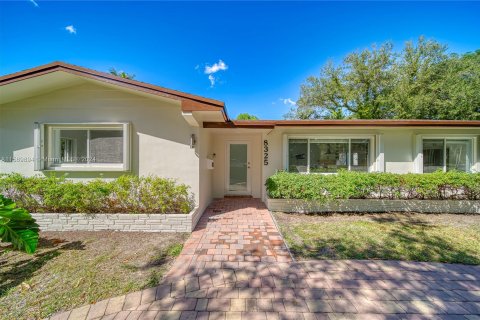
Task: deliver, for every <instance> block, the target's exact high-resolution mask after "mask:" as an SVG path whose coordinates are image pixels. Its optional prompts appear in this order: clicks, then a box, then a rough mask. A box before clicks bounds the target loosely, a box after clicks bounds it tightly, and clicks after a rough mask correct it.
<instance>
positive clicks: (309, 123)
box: [203, 119, 480, 129]
mask: <svg viewBox="0 0 480 320" xmlns="http://www.w3.org/2000/svg"><path fill="white" fill-rule="evenodd" d="M276 126H277V127H357V126H358V127H480V121H476V120H392V119H378V120H236V121H235V120H234V121H231V122H227V123H223V122H204V123H203V127H204V128H250V129H263V128H266V129H273V128H274V127H276Z"/></svg>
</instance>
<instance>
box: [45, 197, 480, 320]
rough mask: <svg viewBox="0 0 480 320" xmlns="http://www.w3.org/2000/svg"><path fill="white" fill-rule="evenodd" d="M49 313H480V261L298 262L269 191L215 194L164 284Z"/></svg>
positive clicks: (118, 317)
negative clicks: (264, 198) (267, 202)
mask: <svg viewBox="0 0 480 320" xmlns="http://www.w3.org/2000/svg"><path fill="white" fill-rule="evenodd" d="M51 319H69V320H73V319H114V320H125V319H128V320H135V319H141V320H144V319H248V320H255V319H265V320H267V319H268V320H269V319H318V320H320V319H331V320H333V319H372V320H376V319H412V320H413V319H480V266H463V265H449V264H441V263H419V262H397V261H358V260H343V261H342V260H341V261H305V262H293V261H292V260H291V258H290V256H289V254H288V251H287V250H286V247H285V245H284V243H283V241H282V239H281V237H280V235H279V233H278V230H277V229H276V227H275V224H274V222H273V220H272V218H271V216H270V214H269V213H268V211H267V210H266V208H265V206H264V204H263V203H262V202H261V201H259V200H255V199H228V200H217V201H215V202H214V203H213V204H212V205H211V206H210V207H209V208H208V209H207V210H206V212H205V214H204V215H203V216H202V218H201V221H200V222H199V224H198V226H197V228H196V230H195V232H193V233H192V236H191V237H190V239H189V240H188V241H187V243H186V244H185V248H184V250H183V251H182V254H181V255H180V257H178V259H177V260H176V262H175V264H174V266H173V267H172V269H171V271H170V272H169V273H168V275H167V276H166V277H165V279H164V280H163V281H162V283H161V284H160V285H159V286H158V287H155V288H150V289H146V290H143V291H140V292H134V293H130V294H128V295H126V296H120V297H115V298H111V299H108V300H103V301H100V302H97V303H96V304H94V305H89V306H84V307H81V308H77V309H74V310H72V311H69V312H64V313H61V314H57V315H55V316H53V317H52V318H51Z"/></svg>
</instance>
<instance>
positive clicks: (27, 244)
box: [0, 194, 39, 253]
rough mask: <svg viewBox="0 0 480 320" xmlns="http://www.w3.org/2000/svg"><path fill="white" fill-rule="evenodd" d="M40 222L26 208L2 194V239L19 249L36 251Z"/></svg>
mask: <svg viewBox="0 0 480 320" xmlns="http://www.w3.org/2000/svg"><path fill="white" fill-rule="evenodd" d="M38 232H39V229H38V224H36V223H35V219H33V218H32V215H31V214H30V213H29V212H28V211H27V210H25V209H22V208H17V205H16V204H15V202H13V201H12V200H11V199H8V198H5V197H4V196H2V195H1V194H0V241H1V242H8V243H11V244H12V246H13V247H14V248H15V249H17V250H22V251H25V252H26V253H34V252H35V250H36V249H37V244H38Z"/></svg>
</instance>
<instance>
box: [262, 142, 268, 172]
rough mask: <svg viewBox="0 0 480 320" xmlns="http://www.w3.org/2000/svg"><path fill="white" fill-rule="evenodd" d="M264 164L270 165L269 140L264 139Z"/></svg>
mask: <svg viewBox="0 0 480 320" xmlns="http://www.w3.org/2000/svg"><path fill="white" fill-rule="evenodd" d="M263 165H264V166H268V140H263Z"/></svg>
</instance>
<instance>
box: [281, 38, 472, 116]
mask: <svg viewBox="0 0 480 320" xmlns="http://www.w3.org/2000/svg"><path fill="white" fill-rule="evenodd" d="M479 88H480V50H477V51H475V52H473V53H467V54H463V55H459V54H449V53H447V46H446V45H443V44H441V43H439V42H437V41H435V40H427V39H425V38H423V37H420V38H419V39H418V41H417V42H416V43H414V42H411V41H410V42H406V43H405V46H404V47H403V48H402V50H400V51H394V47H393V44H392V43H390V42H386V43H384V44H382V45H380V46H375V45H374V46H372V47H371V48H370V49H365V50H363V51H358V52H353V53H350V54H348V55H347V56H346V57H345V58H344V59H343V61H342V62H341V63H340V64H334V63H333V62H332V61H329V62H328V63H326V64H325V65H324V66H323V67H322V69H321V71H320V75H319V76H311V77H309V78H307V80H306V81H305V83H304V84H302V86H301V89H300V98H299V100H298V101H297V106H296V107H294V108H292V109H291V111H290V112H289V113H288V114H287V115H285V117H286V118H291V119H344V118H357V119H459V120H479V119H480V90H479Z"/></svg>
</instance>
